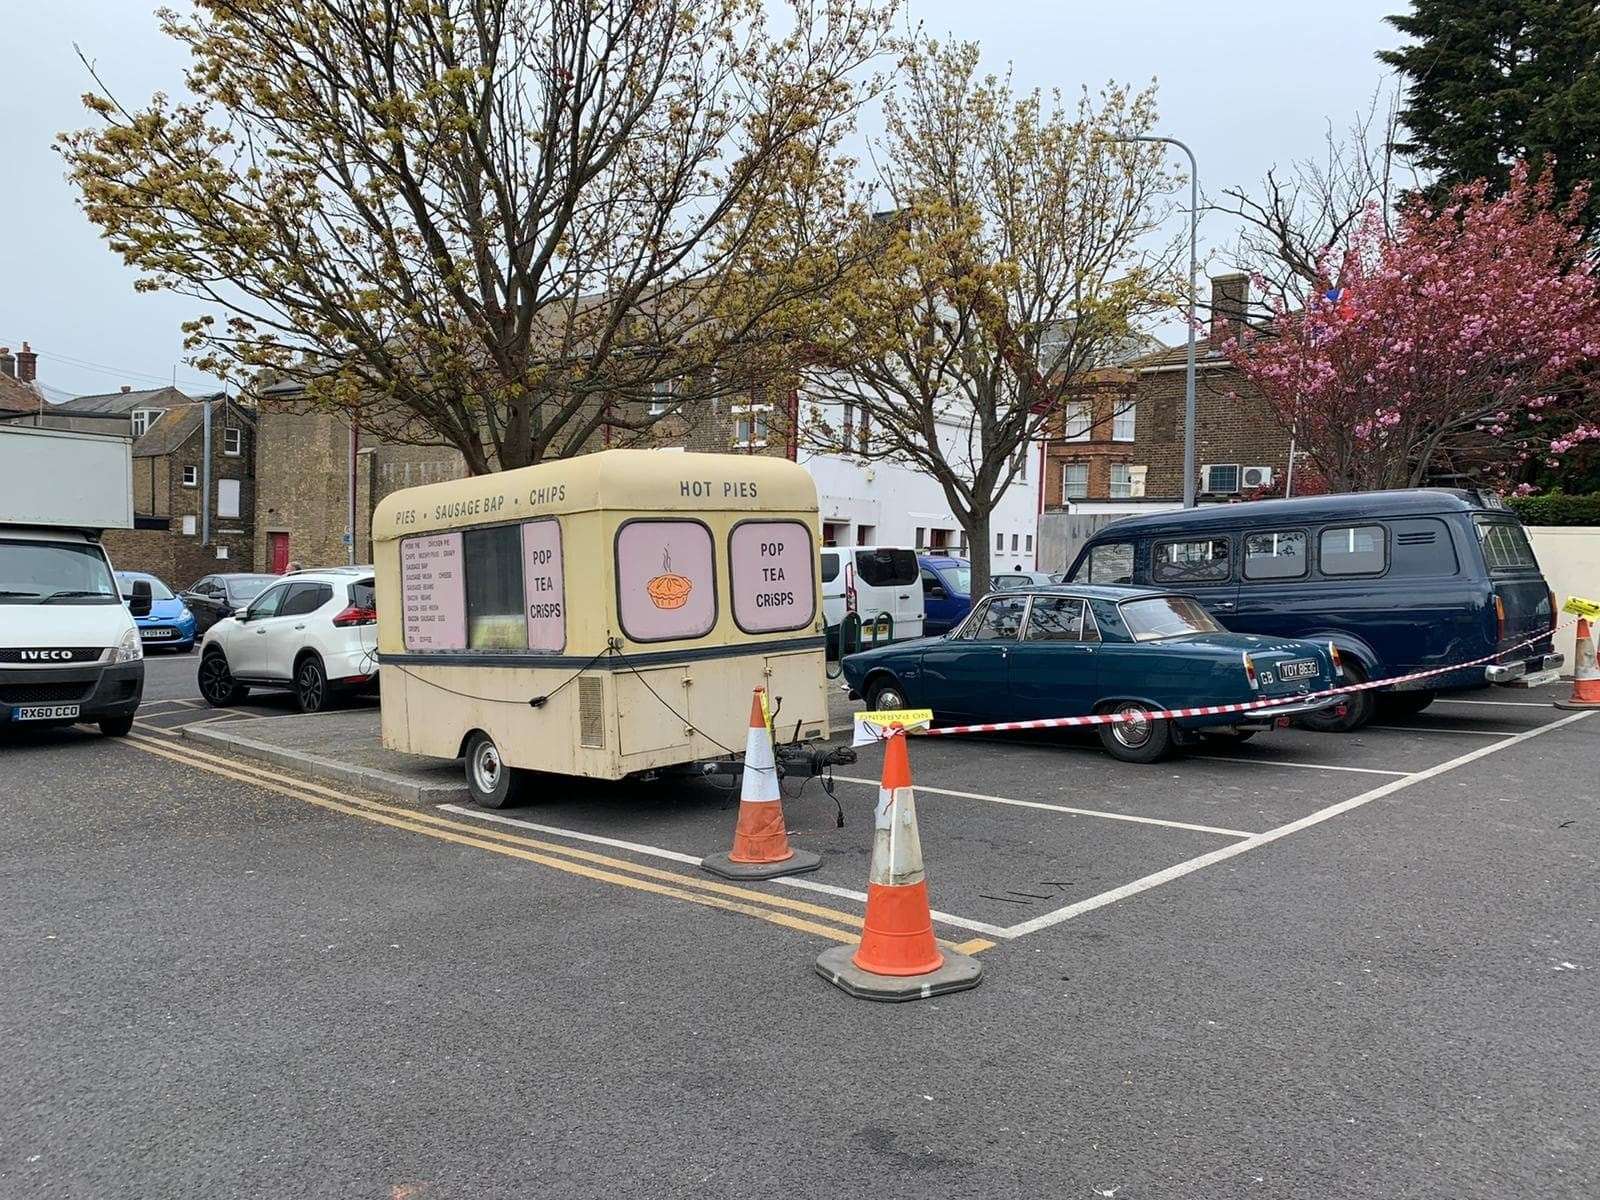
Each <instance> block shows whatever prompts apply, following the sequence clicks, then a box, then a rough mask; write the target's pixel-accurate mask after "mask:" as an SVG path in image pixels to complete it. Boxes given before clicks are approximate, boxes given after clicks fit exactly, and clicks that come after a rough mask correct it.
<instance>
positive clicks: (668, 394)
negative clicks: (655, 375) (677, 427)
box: [650, 379, 678, 417]
mask: <svg viewBox="0 0 1600 1200" xmlns="http://www.w3.org/2000/svg"><path fill="white" fill-rule="evenodd" d="M677 390H678V381H677V380H676V379H658V380H656V381H655V382H654V383H653V384H651V385H650V394H651V396H652V397H653V399H652V400H651V401H650V415H651V416H652V417H659V416H662V415H664V414H665V413H666V411H667V410H668V409H669V408H671V407H672V397H673V396H674V395H676V394H677Z"/></svg>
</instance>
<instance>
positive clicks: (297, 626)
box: [295, 625, 305, 629]
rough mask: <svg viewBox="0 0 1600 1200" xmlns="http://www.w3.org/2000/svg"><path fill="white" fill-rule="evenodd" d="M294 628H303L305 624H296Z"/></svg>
mask: <svg viewBox="0 0 1600 1200" xmlns="http://www.w3.org/2000/svg"><path fill="white" fill-rule="evenodd" d="M295 628H296V629H304V628H305V626H304V625H296V626H295Z"/></svg>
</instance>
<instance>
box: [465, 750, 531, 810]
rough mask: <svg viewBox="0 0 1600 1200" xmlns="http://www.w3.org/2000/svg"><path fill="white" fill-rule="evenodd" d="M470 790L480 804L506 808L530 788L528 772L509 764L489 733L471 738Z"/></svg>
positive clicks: (469, 762) (467, 760)
mask: <svg viewBox="0 0 1600 1200" xmlns="http://www.w3.org/2000/svg"><path fill="white" fill-rule="evenodd" d="M466 765H467V791H468V793H469V794H470V795H471V796H472V802H473V803H474V804H476V805H478V806H479V807H480V808H506V807H508V806H510V805H512V804H516V803H519V802H520V801H521V800H522V798H523V795H524V793H525V791H526V787H527V774H526V773H525V772H523V771H520V770H518V769H517V768H516V767H511V766H507V765H506V763H505V761H504V760H503V759H501V757H500V748H499V747H498V746H496V745H495V744H494V739H493V738H492V737H490V736H489V735H488V734H487V733H483V732H478V733H474V734H473V735H472V736H471V737H470V738H468V739H467V758H466Z"/></svg>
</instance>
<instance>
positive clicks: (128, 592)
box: [117, 571, 172, 600]
mask: <svg viewBox="0 0 1600 1200" xmlns="http://www.w3.org/2000/svg"><path fill="white" fill-rule="evenodd" d="M136 579H143V580H144V581H145V582H146V583H148V584H149V585H150V599H152V600H171V599H172V589H171V588H169V587H168V586H167V585H166V584H164V583H162V582H161V580H159V579H157V578H156V577H155V576H154V575H130V574H128V572H126V571H118V572H117V586H118V587H119V588H121V589H122V598H123V599H124V600H132V599H133V584H134V580H136Z"/></svg>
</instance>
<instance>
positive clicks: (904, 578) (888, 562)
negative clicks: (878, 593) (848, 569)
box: [856, 550, 919, 587]
mask: <svg viewBox="0 0 1600 1200" xmlns="http://www.w3.org/2000/svg"><path fill="white" fill-rule="evenodd" d="M856 574H857V575H858V576H860V578H861V582H862V583H864V584H866V585H867V586H868V587H906V586H908V585H910V584H913V583H916V582H917V579H918V578H919V576H918V573H917V556H916V555H915V554H913V553H912V552H911V551H910V550H857V551H856Z"/></svg>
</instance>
